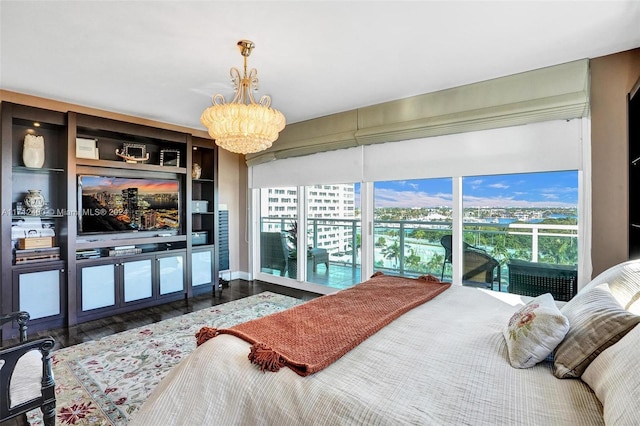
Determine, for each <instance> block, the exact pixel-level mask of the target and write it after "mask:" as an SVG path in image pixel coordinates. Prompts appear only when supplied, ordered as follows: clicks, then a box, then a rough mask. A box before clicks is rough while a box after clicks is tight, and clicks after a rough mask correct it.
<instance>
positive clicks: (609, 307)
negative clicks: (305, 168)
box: [553, 283, 640, 379]
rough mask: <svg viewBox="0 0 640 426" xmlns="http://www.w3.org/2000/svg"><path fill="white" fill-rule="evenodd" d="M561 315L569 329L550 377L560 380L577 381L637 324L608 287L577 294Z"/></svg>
mask: <svg viewBox="0 0 640 426" xmlns="http://www.w3.org/2000/svg"><path fill="white" fill-rule="evenodd" d="M560 311H561V312H562V313H563V314H564V315H565V316H566V317H567V318H568V319H569V324H570V325H571V329H570V330H569V333H567V336H566V337H565V339H564V340H563V341H562V343H561V344H560V345H558V347H557V348H556V352H555V357H554V363H553V374H554V375H555V376H556V377H558V378H560V379H566V378H575V377H580V376H581V375H582V373H583V372H584V370H585V369H586V368H587V367H588V366H589V364H590V363H591V361H593V360H594V359H595V357H597V356H598V354H599V353H600V352H602V351H604V350H605V349H607V348H608V347H609V346H611V345H613V344H614V343H616V342H617V341H618V340H620V339H621V338H622V337H623V336H624V335H625V334H627V333H628V332H629V330H631V329H632V328H633V327H634V326H635V325H636V324H638V323H639V322H640V316H638V315H634V314H632V313H631V312H629V311H627V310H626V309H624V308H623V307H622V306H620V304H619V303H618V301H617V300H616V298H615V297H613V295H612V294H611V290H610V289H609V284H607V283H604V284H601V285H599V286H596V287H593V288H591V289H589V290H588V291H585V292H579V293H578V294H577V295H576V296H575V297H574V298H573V299H571V300H570V301H569V302H567V304H565V305H564V306H563V307H562V309H561V310H560Z"/></svg>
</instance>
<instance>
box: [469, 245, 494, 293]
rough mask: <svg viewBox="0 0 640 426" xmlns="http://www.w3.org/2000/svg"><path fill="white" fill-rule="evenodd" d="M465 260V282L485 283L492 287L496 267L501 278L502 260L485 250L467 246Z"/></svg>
mask: <svg viewBox="0 0 640 426" xmlns="http://www.w3.org/2000/svg"><path fill="white" fill-rule="evenodd" d="M463 262H464V263H463V272H462V283H463V284H469V282H473V283H485V284H487V285H486V287H487V288H492V287H493V281H494V276H495V269H496V268H498V280H499V279H500V278H499V277H500V275H499V271H500V262H498V261H497V260H496V259H494V258H493V257H491V256H490V255H489V254H488V253H486V252H484V251H480V250H476V249H472V248H467V249H466V250H465V251H464V253H463Z"/></svg>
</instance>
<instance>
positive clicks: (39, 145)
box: [22, 135, 44, 169]
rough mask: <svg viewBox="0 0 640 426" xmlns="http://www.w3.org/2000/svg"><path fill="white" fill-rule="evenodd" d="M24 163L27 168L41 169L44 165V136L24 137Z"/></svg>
mask: <svg viewBox="0 0 640 426" xmlns="http://www.w3.org/2000/svg"><path fill="white" fill-rule="evenodd" d="M22 161H24V165H25V166H27V167H34V168H38V169H39V168H41V167H42V166H43V165H44V136H36V135H26V136H25V137H24V145H23V147H22Z"/></svg>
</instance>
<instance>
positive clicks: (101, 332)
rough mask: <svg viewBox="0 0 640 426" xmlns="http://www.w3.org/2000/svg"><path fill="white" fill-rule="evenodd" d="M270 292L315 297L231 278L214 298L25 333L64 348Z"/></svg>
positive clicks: (299, 296)
mask: <svg viewBox="0 0 640 426" xmlns="http://www.w3.org/2000/svg"><path fill="white" fill-rule="evenodd" d="M263 291H270V292H273V293H278V294H284V295H287V296H291V297H295V298H297V299H303V300H309V299H312V298H314V297H317V296H319V295H318V294H316V293H309V292H305V291H302V290H296V289H292V288H289V287H283V286H279V285H275V284H270V283H266V282H263V281H244V280H234V281H231V282H229V283H228V284H227V285H224V286H223V287H222V291H221V292H219V294H218V295H216V296H215V297H214V296H212V295H211V294H205V295H200V296H195V297H193V298H191V299H189V300H184V299H183V300H178V301H175V302H170V303H166V304H163V305H158V306H153V307H150V308H145V309H140V310H137V311H133V312H127V313H124V314H119V315H113V316H110V317H107V318H102V319H98V320H94V321H88V322H85V323H82V324H78V325H75V326H72V327H63V328H59V329H54V330H45V331H38V332H33V333H29V338H30V339H31V338H35V337H41V336H42V337H44V336H51V337H53V338H54V339H55V341H56V346H55V348H54V349H59V348H64V347H67V346H71V345H77V344H78V343H83V342H88V341H90V340H97V339H100V338H102V337H105V336H109V335H111V334H114V333H119V332H121V331H125V330H130V329H132V328H136V327H141V326H144V325H147V324H151V323H154V322H158V321H162V320H165V319H168V318H173V317H176V316H179V315H184V314H187V313H189V312H194V311H198V310H200V309H204V308H209V307H211V306H214V305H219V304H221V303H227V302H231V301H232V300H237V299H241V298H243V297H247V296H251V295H253V294H258V293H262V292H263Z"/></svg>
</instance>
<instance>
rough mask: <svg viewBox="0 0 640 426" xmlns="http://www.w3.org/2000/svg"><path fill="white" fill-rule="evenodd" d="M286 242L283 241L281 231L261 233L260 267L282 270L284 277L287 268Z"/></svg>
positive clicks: (281, 273) (281, 274)
mask: <svg viewBox="0 0 640 426" xmlns="http://www.w3.org/2000/svg"><path fill="white" fill-rule="evenodd" d="M285 250H286V244H284V243H283V236H282V233H281V232H261V233H260V267H261V268H269V269H275V270H278V271H280V276H282V277H284V274H285V271H286V270H287V256H288V251H285Z"/></svg>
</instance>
